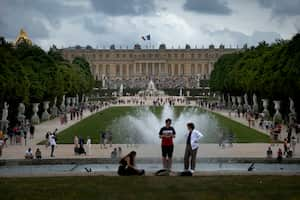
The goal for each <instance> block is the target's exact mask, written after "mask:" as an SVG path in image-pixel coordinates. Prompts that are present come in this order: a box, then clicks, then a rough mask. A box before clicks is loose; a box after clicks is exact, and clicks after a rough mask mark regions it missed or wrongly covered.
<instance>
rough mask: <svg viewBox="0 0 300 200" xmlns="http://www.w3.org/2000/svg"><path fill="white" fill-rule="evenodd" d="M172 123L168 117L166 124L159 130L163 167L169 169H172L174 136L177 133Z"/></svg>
mask: <svg viewBox="0 0 300 200" xmlns="http://www.w3.org/2000/svg"><path fill="white" fill-rule="evenodd" d="M171 123H172V120H171V119H166V126H164V127H162V128H161V129H160V131H159V137H160V138H161V150H162V162H163V168H164V169H168V170H171V168H172V155H173V151H174V145H173V138H175V135H176V132H175V129H174V128H173V127H172V126H171Z"/></svg>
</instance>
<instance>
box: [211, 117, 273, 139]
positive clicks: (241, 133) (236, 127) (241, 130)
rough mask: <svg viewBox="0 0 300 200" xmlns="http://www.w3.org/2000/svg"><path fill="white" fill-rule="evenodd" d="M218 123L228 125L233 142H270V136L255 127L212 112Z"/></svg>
mask: <svg viewBox="0 0 300 200" xmlns="http://www.w3.org/2000/svg"><path fill="white" fill-rule="evenodd" d="M212 114H213V115H214V116H215V117H216V118H217V120H218V121H219V123H220V124H221V125H222V126H224V127H228V128H229V129H230V130H231V131H232V132H233V133H234V134H235V135H234V137H235V139H234V142H237V143H250V142H251V143H262V142H266V143H268V142H270V137H269V136H268V135H266V134H262V133H260V132H258V131H257V130H255V129H251V128H249V127H247V126H245V125H243V124H240V123H237V122H235V121H233V120H231V119H229V118H226V117H224V116H222V115H220V114H217V113H212Z"/></svg>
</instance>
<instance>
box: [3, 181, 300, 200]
mask: <svg viewBox="0 0 300 200" xmlns="http://www.w3.org/2000/svg"><path fill="white" fill-rule="evenodd" d="M299 187H300V178H299V177H298V176H204V177H151V176H148V177H107V176H78V177H51V178H49V177H47V178H45V177H43V178H1V179H0V194H1V199H3V200H6V199H11V200H13V199H18V200H19V199H23V200H26V199H28V200H35V199H43V200H46V199H55V200H60V199H63V200H77V199H84V200H93V199H101V200H104V199H111V200H114V199H137V200H142V199H149V200H150V199H164V200H166V199H172V200H175V199H180V200H183V199H189V200H191V199H203V200H214V199H216V200H219V199H224V200H227V199H233V200H260V199H271V200H277V199H278V200H292V199H295V200H296V199H300V190H299Z"/></svg>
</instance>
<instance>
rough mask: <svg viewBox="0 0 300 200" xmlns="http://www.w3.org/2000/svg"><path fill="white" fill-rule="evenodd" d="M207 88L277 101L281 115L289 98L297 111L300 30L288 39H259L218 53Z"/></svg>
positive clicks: (286, 107) (298, 99)
mask: <svg viewBox="0 0 300 200" xmlns="http://www.w3.org/2000/svg"><path fill="white" fill-rule="evenodd" d="M210 87H211V89H212V90H214V91H220V92H221V93H224V94H227V93H230V94H232V95H237V96H238V95H244V94H245V93H247V94H248V96H249V95H252V94H254V93H255V94H256V95H257V96H258V97H259V98H260V99H262V98H267V99H269V100H281V101H282V102H281V107H282V109H281V110H282V112H283V113H284V114H288V112H289V110H288V108H289V101H288V98H289V97H291V98H292V99H293V100H294V102H295V107H296V110H297V111H298V113H299V112H300V109H299V107H300V105H299V102H300V33H298V34H296V35H295V36H294V37H293V38H292V39H291V40H276V41H275V42H274V43H272V44H267V43H266V42H261V43H259V45H258V46H257V47H251V48H250V49H246V50H245V51H242V52H239V53H234V54H227V55H224V56H222V57H221V58H220V59H219V60H218V61H217V62H216V63H215V66H214V70H213V71H212V73H211V79H210ZM259 103H260V102H259ZM270 104H271V105H270V109H271V110H272V107H273V104H272V103H270Z"/></svg>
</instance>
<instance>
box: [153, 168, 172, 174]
mask: <svg viewBox="0 0 300 200" xmlns="http://www.w3.org/2000/svg"><path fill="white" fill-rule="evenodd" d="M154 175H155V176H170V171H169V170H167V169H160V170H158V171H157V172H155V173H154Z"/></svg>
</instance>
